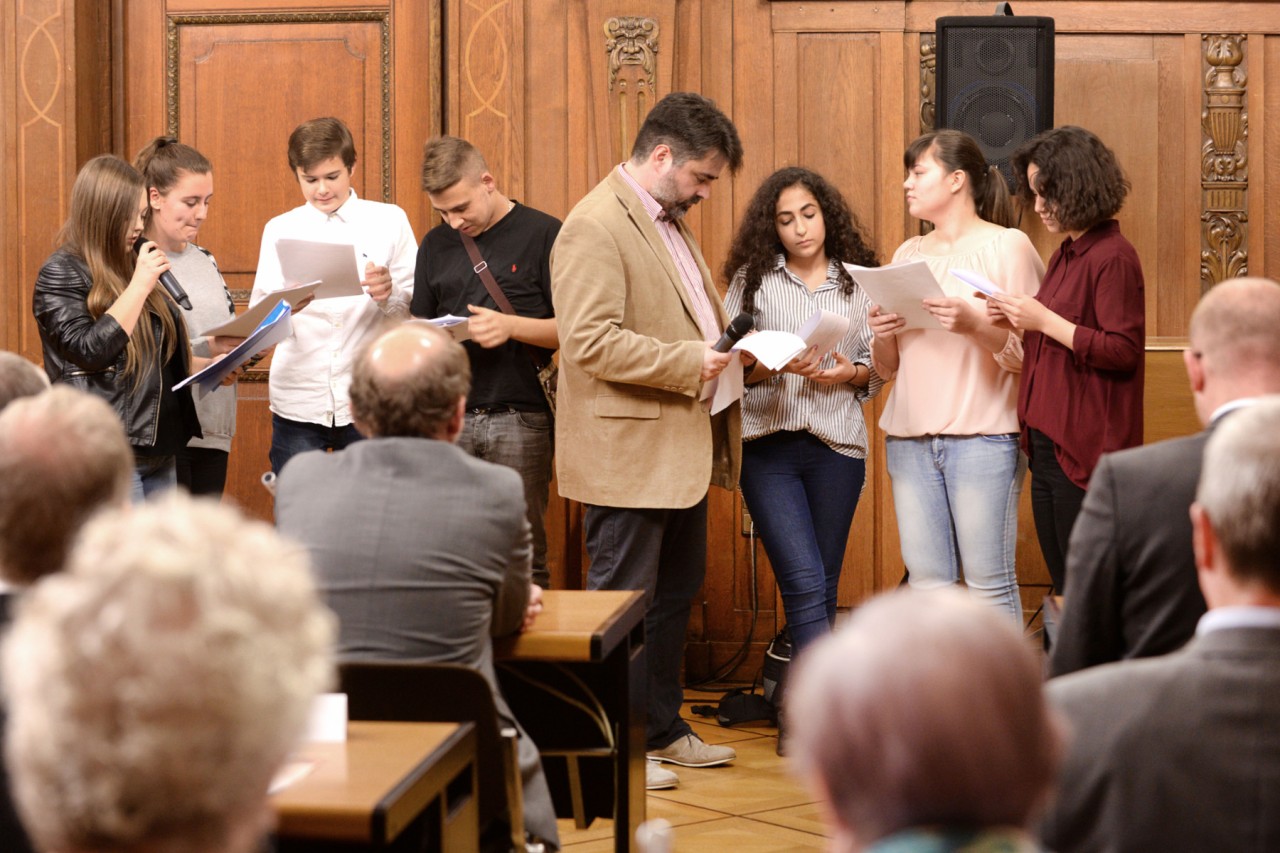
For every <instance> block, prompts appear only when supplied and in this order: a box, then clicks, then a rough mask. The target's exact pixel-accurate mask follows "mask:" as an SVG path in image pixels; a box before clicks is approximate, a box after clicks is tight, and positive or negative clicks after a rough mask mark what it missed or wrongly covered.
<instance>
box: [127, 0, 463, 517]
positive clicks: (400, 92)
mask: <svg viewBox="0 0 1280 853" xmlns="http://www.w3.org/2000/svg"><path fill="white" fill-rule="evenodd" d="M280 5H282V6H287V7H290V8H287V9H281V10H277V11H272V12H252V11H245V10H244V6H243V4H235V3H229V2H226V0H124V2H123V26H124V32H125V33H127V35H128V38H127V40H126V42H125V50H124V55H123V70H124V73H123V78H122V79H123V81H124V85H123V89H124V92H123V113H124V116H125V121H124V122H123V126H122V133H121V134H120V136H121V137H122V139H121V147H122V148H123V151H124V152H125V154H126V156H130V155H131V154H132V153H133V152H136V151H137V150H138V149H140V148H141V147H142V146H143V145H145V144H146V142H147V141H148V140H149V139H151V138H152V137H153V136H155V135H157V134H160V133H172V134H174V135H176V136H177V137H178V138H179V139H180V140H182V141H183V142H185V143H187V144H189V145H192V146H194V147H196V148H198V149H199V150H200V151H201V152H203V153H204V154H205V156H207V157H208V158H209V159H210V161H212V163H213V167H214V201H213V205H212V208H211V211H210V215H209V219H208V220H207V222H206V223H205V225H204V227H203V228H202V229H201V233H200V243H201V245H202V246H204V247H206V248H208V249H209V250H210V251H212V252H213V253H214V255H215V257H216V258H217V260H218V265H219V267H220V268H221V270H222V272H223V275H224V277H225V278H226V281H227V285H228V286H229V287H230V288H231V290H232V295H233V297H234V298H235V301H236V303H237V305H238V306H239V307H240V308H241V309H243V307H244V306H245V305H247V303H248V298H249V294H250V291H251V289H252V287H253V277H254V271H255V268H256V266H257V261H258V249H259V241H260V238H261V236H262V228H263V226H264V225H265V224H266V222H267V220H268V219H270V218H271V217H273V216H275V215H276V214H279V213H283V212H284V211H286V210H289V209H291V208H293V207H296V206H298V205H299V204H301V203H302V197H301V195H300V193H299V191H298V185H297V180H296V178H295V177H294V175H293V174H292V172H291V170H290V168H289V165H288V161H287V159H286V145H287V140H288V136H289V133H290V132H291V131H292V130H293V128H294V127H296V126H297V125H298V124H300V123H301V122H303V121H306V120H307V119H311V118H317V117H320V116H337V117H338V118H340V119H342V120H343V121H344V122H346V124H347V125H348V127H350V128H351V131H352V135H353V136H354V137H355V140H356V149H357V162H356V170H355V175H354V177H353V180H352V186H353V187H354V189H355V191H356V193H357V194H359V195H360V196H361V197H362V198H370V199H374V200H378V201H387V202H394V203H396V204H399V205H400V206H401V207H403V208H404V209H405V211H406V212H407V213H408V214H409V219H410V222H411V223H412V225H413V228H414V231H415V233H417V234H419V235H420V234H422V233H423V232H424V231H425V229H426V227H427V225H428V219H429V210H430V206H429V205H428V204H427V202H426V200H425V195H424V194H423V193H422V192H421V191H420V190H419V189H418V187H419V182H418V173H419V170H420V166H421V159H420V156H421V149H422V143H423V142H425V140H426V139H427V137H429V136H430V135H431V134H432V133H434V132H438V131H437V129H438V127H439V116H438V111H439V106H440V103H441V98H440V67H439V60H440V50H439V43H438V42H439V4H438V2H434V0H429V1H428V2H423V0H384V2H380V3H372V4H368V3H365V4H360V6H359V7H358V8H353V6H354V4H350V3H337V2H331V3H323V2H313V3H301V2H295V3H284V4H280ZM268 368H269V364H264V365H262V366H261V367H259V368H258V369H256V370H255V371H253V372H252V373H251V375H250V376H249V377H247V378H246V379H245V380H242V381H241V382H240V404H239V408H238V412H237V427H236V438H235V442H234V444H233V446H232V452H231V460H230V468H229V471H228V482H227V494H228V496H229V498H230V499H233V500H235V501H237V502H238V503H240V504H241V505H242V506H243V507H244V508H245V509H246V510H247V511H249V512H250V513H251V514H253V515H257V516H259V517H262V518H267V519H269V518H270V517H271V500H270V496H269V495H268V494H267V492H266V490H265V489H263V488H262V486H261V484H260V478H261V475H262V474H263V472H265V471H267V470H268V469H269V468H270V465H269V463H268V461H267V451H268V450H269V449H270V443H271V416H270V411H269V410H268V407H267V384H266V379H267V370H268Z"/></svg>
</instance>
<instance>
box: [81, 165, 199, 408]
mask: <svg viewBox="0 0 1280 853" xmlns="http://www.w3.org/2000/svg"><path fill="white" fill-rule="evenodd" d="M145 189H146V184H145V181H143V178H142V175H141V174H140V173H139V172H138V170H137V169H135V168H133V167H132V166H130V165H129V164H128V163H126V162H125V161H124V160H121V159H120V158H119V157H117V156H115V155H114V154H103V155H101V156H98V157H94V158H93V159H92V160H90V161H89V162H88V163H85V164H84V166H83V167H82V168H81V169H80V172H79V174H77V175H76V180H75V183H74V184H73V185H72V186H71V210H70V213H69V214H68V215H67V221H66V222H65V223H64V224H63V226H62V230H61V231H59V232H58V243H59V245H61V246H62V247H63V248H64V249H66V250H67V251H68V252H70V253H71V254H73V255H76V256H77V257H79V258H80V259H81V260H83V261H84V263H85V265H86V266H87V267H88V268H89V278H90V280H91V281H92V284H91V285H90V287H89V297H88V300H87V301H88V305H89V313H90V314H91V315H92V316H93V318H94V319H95V320H96V319H98V318H99V317H101V316H102V315H103V314H105V313H106V311H107V309H108V308H110V307H111V305H112V304H113V303H114V302H115V301H116V300H117V299H119V298H120V294H122V293H124V289H125V288H126V287H127V286H128V285H129V280H130V279H131V278H133V270H134V267H135V266H136V263H137V258H136V257H135V256H134V254H133V251H132V250H131V248H130V247H129V246H128V245H127V244H126V242H125V241H126V239H127V238H128V236H129V232H130V231H132V230H133V223H134V219H135V218H136V217H137V215H138V205H139V203H140V201H141V199H142V197H143V195H144V190H145ZM146 307H147V311H149V312H151V313H153V314H155V315H156V316H158V317H159V318H160V323H161V326H162V327H163V330H164V334H163V343H164V358H165V359H166V360H167V359H169V358H171V357H172V356H173V353H174V351H175V349H176V346H177V341H178V331H177V328H176V327H175V324H174V322H173V315H172V314H171V313H170V311H169V306H168V305H167V304H166V302H165V296H164V293H163V291H162V290H161V289H160V288H158V287H157V288H155V289H154V290H152V291H151V293H150V294H149V295H148V296H147V305H146ZM157 347H158V343H157V341H156V339H155V335H154V333H153V332H152V329H151V323H150V321H149V320H148V319H147V316H146V313H145V312H144V314H143V316H142V317H140V318H139V320H138V325H137V326H136V327H135V328H134V330H133V333H132V334H131V335H129V342H128V343H127V344H126V345H125V363H124V375H125V376H127V377H130V378H132V380H133V387H134V389H135V390H136V389H138V388H139V387H140V386H141V384H142V376H143V374H144V372H145V371H144V370H143V367H142V366H143V365H144V364H149V363H150V362H151V361H153V360H154V359H155V357H156V350H157Z"/></svg>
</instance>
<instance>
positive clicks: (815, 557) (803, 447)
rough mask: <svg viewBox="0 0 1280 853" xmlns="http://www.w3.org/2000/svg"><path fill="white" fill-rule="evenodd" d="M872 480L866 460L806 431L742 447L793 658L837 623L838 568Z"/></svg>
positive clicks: (748, 496) (745, 491)
mask: <svg viewBox="0 0 1280 853" xmlns="http://www.w3.org/2000/svg"><path fill="white" fill-rule="evenodd" d="M866 474H867V464H866V461H865V460H863V459H854V458H853V457H851V456H845V455H844V454H842V453H837V452H836V451H834V450H832V449H831V448H830V447H828V446H827V445H826V444H824V443H823V442H822V440H821V439H819V438H817V437H815V436H814V435H812V434H810V433H807V432H776V433H773V434H772V435H766V436H764V437H762V438H757V439H753V440H752V441H748V442H745V443H744V444H743V445H742V497H743V498H744V499H745V500H746V502H747V508H748V509H749V510H750V511H751V517H752V518H753V519H755V523H756V527H757V528H759V530H760V537H761V538H762V539H763V540H764V550H765V553H766V554H768V555H769V562H770V563H771V564H772V565H773V576H774V577H775V578H776V579H777V581H778V589H779V591H781V593H782V604H783V607H784V608H785V610H786V614H787V627H788V628H789V629H790V630H791V648H792V650H793V653H799V652H800V650H801V649H803V648H804V647H805V646H807V645H809V644H810V643H811V642H813V641H814V640H816V639H818V638H819V637H821V636H822V635H823V634H826V633H828V632H830V630H831V626H832V624H833V623H834V621H835V618H836V591H837V587H839V585H840V567H841V565H842V564H843V563H844V552H845V546H846V545H847V544H848V542H849V525H850V524H852V523H853V513H854V511H855V510H857V508H858V497H859V495H861V493H862V483H863V481H864V480H865V479H866Z"/></svg>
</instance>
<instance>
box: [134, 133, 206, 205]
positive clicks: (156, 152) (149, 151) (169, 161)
mask: <svg viewBox="0 0 1280 853" xmlns="http://www.w3.org/2000/svg"><path fill="white" fill-rule="evenodd" d="M133 168H135V169H137V170H138V171H139V172H141V173H142V177H143V180H144V181H146V185H147V195H148V196H150V195H151V190H152V189H153V188H154V189H155V190H156V192H158V193H160V195H164V194H165V193H167V192H169V190H171V189H173V185H174V184H176V183H177V182H178V181H179V180H180V179H181V178H182V176H183V175H185V174H187V173H191V174H195V175H207V174H209V173H210V172H212V171H213V164H212V163H210V162H209V159H208V158H207V157H205V156H204V155H203V154H201V153H200V152H199V151H197V150H196V149H194V148H192V147H191V146H190V145H183V144H182V143H181V142H179V141H178V139H177V137H175V136H157V137H156V138H155V139H153V140H151V141H150V142H148V143H147V144H146V145H145V146H143V149H142V150H141V151H139V152H138V156H136V157H134V158H133ZM144 218H145V219H146V221H147V223H148V224H150V222H151V205H150V204H148V205H147V212H146V213H145V214H144Z"/></svg>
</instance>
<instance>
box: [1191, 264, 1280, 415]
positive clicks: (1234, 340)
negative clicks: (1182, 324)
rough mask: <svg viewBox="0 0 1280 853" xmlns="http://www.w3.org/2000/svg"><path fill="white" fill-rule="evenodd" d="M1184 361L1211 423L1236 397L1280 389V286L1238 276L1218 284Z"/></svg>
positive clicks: (1203, 306)
mask: <svg viewBox="0 0 1280 853" xmlns="http://www.w3.org/2000/svg"><path fill="white" fill-rule="evenodd" d="M1185 359H1186V363H1187V373H1188V375H1189V376H1190V378H1191V388H1192V391H1194V392H1195V395H1196V411H1197V412H1198V413H1199V415H1200V419H1201V420H1202V421H1205V422H1206V423H1207V422H1208V420H1209V417H1210V416H1211V415H1212V414H1213V412H1214V411H1215V410H1216V409H1217V408H1218V407H1219V406H1222V405H1224V404H1225V403H1229V402H1231V401H1232V400H1236V399H1239V398H1241V397H1257V396H1262V395H1264V394H1275V393H1280V284H1277V283H1276V282H1274V281H1272V280H1270V279H1266V278H1236V279H1231V280H1230V281H1224V282H1222V283H1221V284H1218V285H1215V286H1214V287H1213V288H1212V289H1211V290H1210V291H1209V292H1208V293H1206V294H1205V295H1204V297H1203V298H1202V299H1201V300H1200V303H1199V304H1198V305H1197V306H1196V310H1195V312H1194V313H1192V315H1191V348H1190V350H1188V351H1187V353H1186V355H1185Z"/></svg>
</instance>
